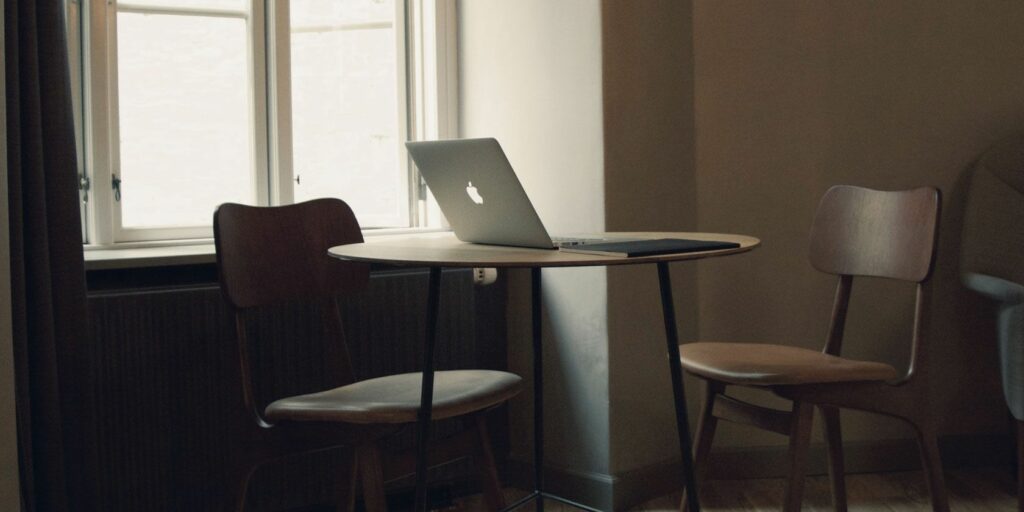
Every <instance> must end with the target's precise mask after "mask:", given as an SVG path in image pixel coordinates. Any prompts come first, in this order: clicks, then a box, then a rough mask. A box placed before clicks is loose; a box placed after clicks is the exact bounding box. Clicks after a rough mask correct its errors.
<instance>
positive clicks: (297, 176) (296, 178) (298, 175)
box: [295, 174, 302, 185]
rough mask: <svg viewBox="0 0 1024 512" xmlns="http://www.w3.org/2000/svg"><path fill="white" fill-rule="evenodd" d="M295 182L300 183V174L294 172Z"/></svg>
mask: <svg viewBox="0 0 1024 512" xmlns="http://www.w3.org/2000/svg"><path fill="white" fill-rule="evenodd" d="M295 184H296V185H302V175H301V174H296V175H295Z"/></svg>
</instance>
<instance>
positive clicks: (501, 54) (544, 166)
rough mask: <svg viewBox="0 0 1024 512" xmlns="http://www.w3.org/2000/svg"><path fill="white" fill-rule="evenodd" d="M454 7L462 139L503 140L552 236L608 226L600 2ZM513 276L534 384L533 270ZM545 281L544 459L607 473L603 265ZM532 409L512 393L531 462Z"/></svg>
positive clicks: (513, 312) (516, 360) (521, 354)
mask: <svg viewBox="0 0 1024 512" xmlns="http://www.w3.org/2000/svg"><path fill="white" fill-rule="evenodd" d="M458 10H459V14H458V17H459V33H458V37H459V79H460V87H459V89H460V98H459V100H460V101H459V108H460V116H459V123H460V135H461V136H462V137H495V138H497V139H498V140H499V141H500V142H501V144H502V146H503V148H504V149H505V152H506V153H507V155H508V158H509V160H510V162H511V163H512V166H513V167H514V168H515V169H516V174H517V175H518V176H519V178H520V180H521V181H522V182H523V187H524V188H525V189H526V192H527V194H529V196H530V198H531V199H532V201H533V203H534V205H535V206H536V207H537V210H538V213H539V214H540V217H541V219H543V221H544V224H545V226H546V227H547V228H548V230H549V231H551V232H552V233H586V232H595V231H603V230H604V204H603V202H602V201H601V199H600V198H601V197H603V195H604V191H603V188H604V181H603V179H602V173H601V169H602V167H603V165H604V163H603V158H604V155H603V151H602V137H603V134H602V124H601V47H600V41H601V23H600V9H599V4H597V3H596V2H592V1H589V0H572V1H566V0H560V1H558V2H550V1H547V0H529V1H526V0H522V1H519V0H517V1H515V2H508V1H504V0H491V1H484V0H471V1H463V2H460V3H459V4H458ZM509 276H510V277H511V280H510V301H509V302H510V310H509V325H510V333H509V335H510V337H509V345H510V346H509V351H510V364H511V365H512V367H513V370H514V371H516V372H517V373H520V374H521V375H523V376H524V377H525V378H527V379H529V378H530V375H532V369H531V361H532V359H531V357H532V356H531V354H532V352H531V348H530V341H529V340H530V316H529V312H530V310H529V277H528V273H525V272H510V273H509ZM543 283H544V284H543V290H544V306H545V314H546V332H545V338H544V343H545V347H544V364H545V372H544V378H545V400H546V404H547V405H548V407H546V408H545V411H546V412H545V421H546V427H547V428H546V429H545V436H546V443H545V447H546V450H547V462H548V465H549V466H553V467H555V468H559V469H564V470H566V471H568V472H570V473H574V474H580V475H583V476H584V478H588V477H589V476H588V475H597V478H603V475H605V474H607V472H608V467H609V453H608V449H609V448H608V428H609V427H608V404H609V401H608V348H607V345H608V341H607V339H608V335H607V320H606V318H607V311H606V302H605V289H606V288H605V286H606V285H605V271H604V269H555V270H550V271H548V270H545V271H544V272H543ZM528 392H530V391H529V390H528ZM524 395H526V393H524ZM530 404H531V402H530V400H529V399H528V397H526V396H524V398H523V399H518V400H516V401H515V402H514V403H513V406H512V415H511V416H512V418H513V422H512V430H513V432H512V434H513V457H514V458H516V459H519V460H522V461H525V462H531V461H532V451H531V449H530V447H531V446H532V424H531V423H530V418H531V417H532V414H531V412H532V409H531V407H532V406H531V405H530Z"/></svg>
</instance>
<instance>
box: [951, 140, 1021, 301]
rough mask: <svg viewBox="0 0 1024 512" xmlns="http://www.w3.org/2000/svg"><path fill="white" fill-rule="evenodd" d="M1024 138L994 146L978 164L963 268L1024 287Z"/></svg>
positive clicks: (968, 212) (969, 198) (970, 195)
mask: <svg viewBox="0 0 1024 512" xmlns="http://www.w3.org/2000/svg"><path fill="white" fill-rule="evenodd" d="M1022 220H1024V134H1020V135H1016V136H1014V137H1010V138H1008V139H1005V140H1003V141H1002V142H1000V143H998V144H996V145H994V146H993V147H992V148H991V149H989V150H988V151H986V152H985V154H984V155H982V157H981V158H980V159H979V160H978V163H977V164H976V165H975V166H974V173H973V175H972V176H971V188H970V192H969V193H968V196H967V210H966V212H965V214H964V230H963V244H962V248H963V249H962V252H961V255H960V267H961V270H962V271H963V272H965V273H972V274H983V275H988V276H992V277H997V278H1000V279H1005V280H1007V281H1011V282H1014V283H1017V284H1021V285H1024V222H1022Z"/></svg>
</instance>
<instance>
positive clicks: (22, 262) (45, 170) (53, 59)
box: [4, 0, 96, 512]
mask: <svg viewBox="0 0 1024 512" xmlns="http://www.w3.org/2000/svg"><path fill="white" fill-rule="evenodd" d="M4 38H5V39H4V43H5V45H6V48H5V50H6V53H5V71H6V87H7V96H6V100H7V151H8V155H7V166H8V167H7V168H8V186H9V195H8V199H9V208H10V246H11V295H12V313H13V320H14V326H13V334H14V355H15V392H16V395H17V414H18V418H17V423H18V448H19V460H20V464H21V479H22V500H23V502H24V503H23V504H24V508H25V509H26V510H28V511H31V512H43V511H51V510H52V511H65V510H76V511H77V510H94V509H95V508H96V504H95V500H94V499H93V496H92V492H91V489H92V486H91V485H90V484H89V483H88V482H89V481H90V480H91V475H92V474H93V472H94V471H93V470H94V469H95V468H93V467H91V463H90V461H95V460H96V459H95V457H94V456H93V454H91V453H90V450H91V449H92V448H91V447H92V446H94V445H95V444H94V443H93V442H92V439H94V438H95V437H94V435H93V433H92V432H90V427H89V426H90V425H93V424H94V423H93V422H92V421H91V419H90V417H89V415H90V414H91V411H92V407H91V403H92V400H91V394H90V390H89V383H90V382H91V379H89V378H88V377H89V375H88V371H87V368H88V365H86V364H85V362H86V359H87V354H88V351H87V349H88V340H87V332H88V329H87V325H86V322H87V319H86V309H85V308H86V304H85V273H84V270H83V264H82V241H81V228H80V214H79V209H78V208H79V207H78V200H79V199H78V184H77V168H76V155H75V140H74V124H73V118H72V105H71V86H70V79H69V72H68V65H67V63H68V55H67V46H66V44H65V33H64V12H63V6H62V2H61V1H60V0H5V2H4Z"/></svg>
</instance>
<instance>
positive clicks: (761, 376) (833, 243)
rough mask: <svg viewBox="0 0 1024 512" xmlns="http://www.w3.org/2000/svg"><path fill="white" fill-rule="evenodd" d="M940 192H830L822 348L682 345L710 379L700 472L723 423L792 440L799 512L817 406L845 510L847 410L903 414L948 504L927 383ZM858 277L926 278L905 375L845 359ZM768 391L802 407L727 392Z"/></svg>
mask: <svg viewBox="0 0 1024 512" xmlns="http://www.w3.org/2000/svg"><path fill="white" fill-rule="evenodd" d="M939 205H940V198H939V192H938V191H937V190H935V189H933V188H919V189H915V190H908V191H900V192H882V191H876V190H870V189H865V188H859V187H851V186H836V187H832V188H831V189H829V190H828V192H826V193H825V196H824V197H823V198H822V200H821V204H820V206H819V207H818V212H817V214H816V215H815V217H814V223H813V226H812V228H811V244H810V245H811V247H810V260H811V264H812V265H813V266H814V267H815V268H816V269H818V270H820V271H822V272H826V273H829V274H834V275H838V277H839V279H838V286H837V289H836V295H835V303H834V305H833V309H832V320H831V325H830V327H829V332H828V336H827V338H826V341H825V347H824V349H823V350H822V351H821V352H818V351H814V350H808V349H804V348H797V347H791V346H782V345H769V344H754V343H718V342H698V343H690V344H685V345H682V346H681V347H680V360H681V362H682V366H683V369H684V370H686V371H687V372H690V373H692V374H694V375H696V376H697V377H700V378H701V379H703V381H704V382H703V384H704V389H705V393H704V403H703V406H702V410H701V413H700V417H699V420H698V426H697V432H696V436H695V439H694V448H693V450H694V460H695V465H696V468H697V471H698V475H701V474H702V470H704V469H706V467H707V461H708V454H709V453H710V449H711V441H712V438H713V437H714V433H715V426H716V423H717V421H718V419H725V420H728V421H734V422H739V423H745V424H750V425H754V426H757V427H760V428H763V429H767V430H770V431H773V432H777V433H779V434H783V435H788V436H789V455H788V458H789V480H788V486H787V489H786V494H785V503H784V507H783V510H786V511H795V510H800V505H801V500H802V495H803V479H804V464H805V458H806V454H807V448H808V445H809V443H810V437H811V423H812V420H813V410H814V406H817V407H818V408H819V409H820V410H821V413H822V416H823V418H824V422H825V434H826V435H825V439H826V444H827V447H828V456H829V457H828V460H829V474H830V476H831V484H832V494H833V502H834V505H835V509H836V510H840V511H844V510H846V491H845V485H844V479H843V476H844V475H843V449H842V438H841V434H840V427H839V408H841V407H848V408H852V409H859V410H863V411H870V412H875V413H880V414H885V415H888V416H894V417H897V418H900V419H903V420H905V421H907V422H909V423H910V424H911V425H913V427H914V429H915V430H916V432H917V436H918V441H919V444H920V448H921V459H922V462H923V464H924V470H925V475H926V477H927V483H928V488H929V490H930V493H931V499H932V507H933V508H934V509H935V510H939V511H945V510H948V509H949V506H948V504H947V500H946V490H945V484H944V482H943V475H942V463H941V461H940V458H939V450H938V445H937V443H936V427H935V421H934V418H933V417H932V414H933V413H932V410H931V407H930V403H931V402H930V393H929V388H928V376H927V372H928V371H929V370H928V350H927V349H928V346H927V339H926V337H925V336H924V334H923V332H922V325H923V324H925V322H926V317H927V314H928V310H929V307H928V301H929V296H930V293H929V290H928V289H927V287H928V281H929V277H930V276H931V272H932V265H933V261H934V255H935V239H936V233H937V227H938V219H939ZM854 276H870V277H883V278H890V279H898V280H903V281H910V282H916V283H917V286H916V288H917V297H916V309H915V314H914V319H913V322H914V331H913V337H912V339H911V341H910V344H911V361H910V364H909V367H908V368H907V370H906V372H904V373H903V374H902V375H900V374H899V373H898V372H897V370H896V369H895V368H893V367H892V366H890V365H888V364H884V363H878V362H871V361H858V360H854V359H848V358H844V357H842V356H841V354H840V352H841V348H842V344H843V328H844V324H845V320H846V313H847V307H848V305H849V299H850V290H851V286H852V284H853V277H854ZM733 385H735V386H747V387H754V388H761V389H766V390H769V391H772V392H774V393H775V394H776V395H779V396H781V397H783V398H786V399H789V400H791V401H792V403H793V407H792V410H791V411H780V410H775V409H771V408H766V407H761V406H757V405H753V404H750V403H747V402H743V401H740V400H737V399H735V398H733V397H730V396H727V395H726V394H725V391H726V387H727V386H733ZM683 503H684V504H685V500H684V501H683Z"/></svg>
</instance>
